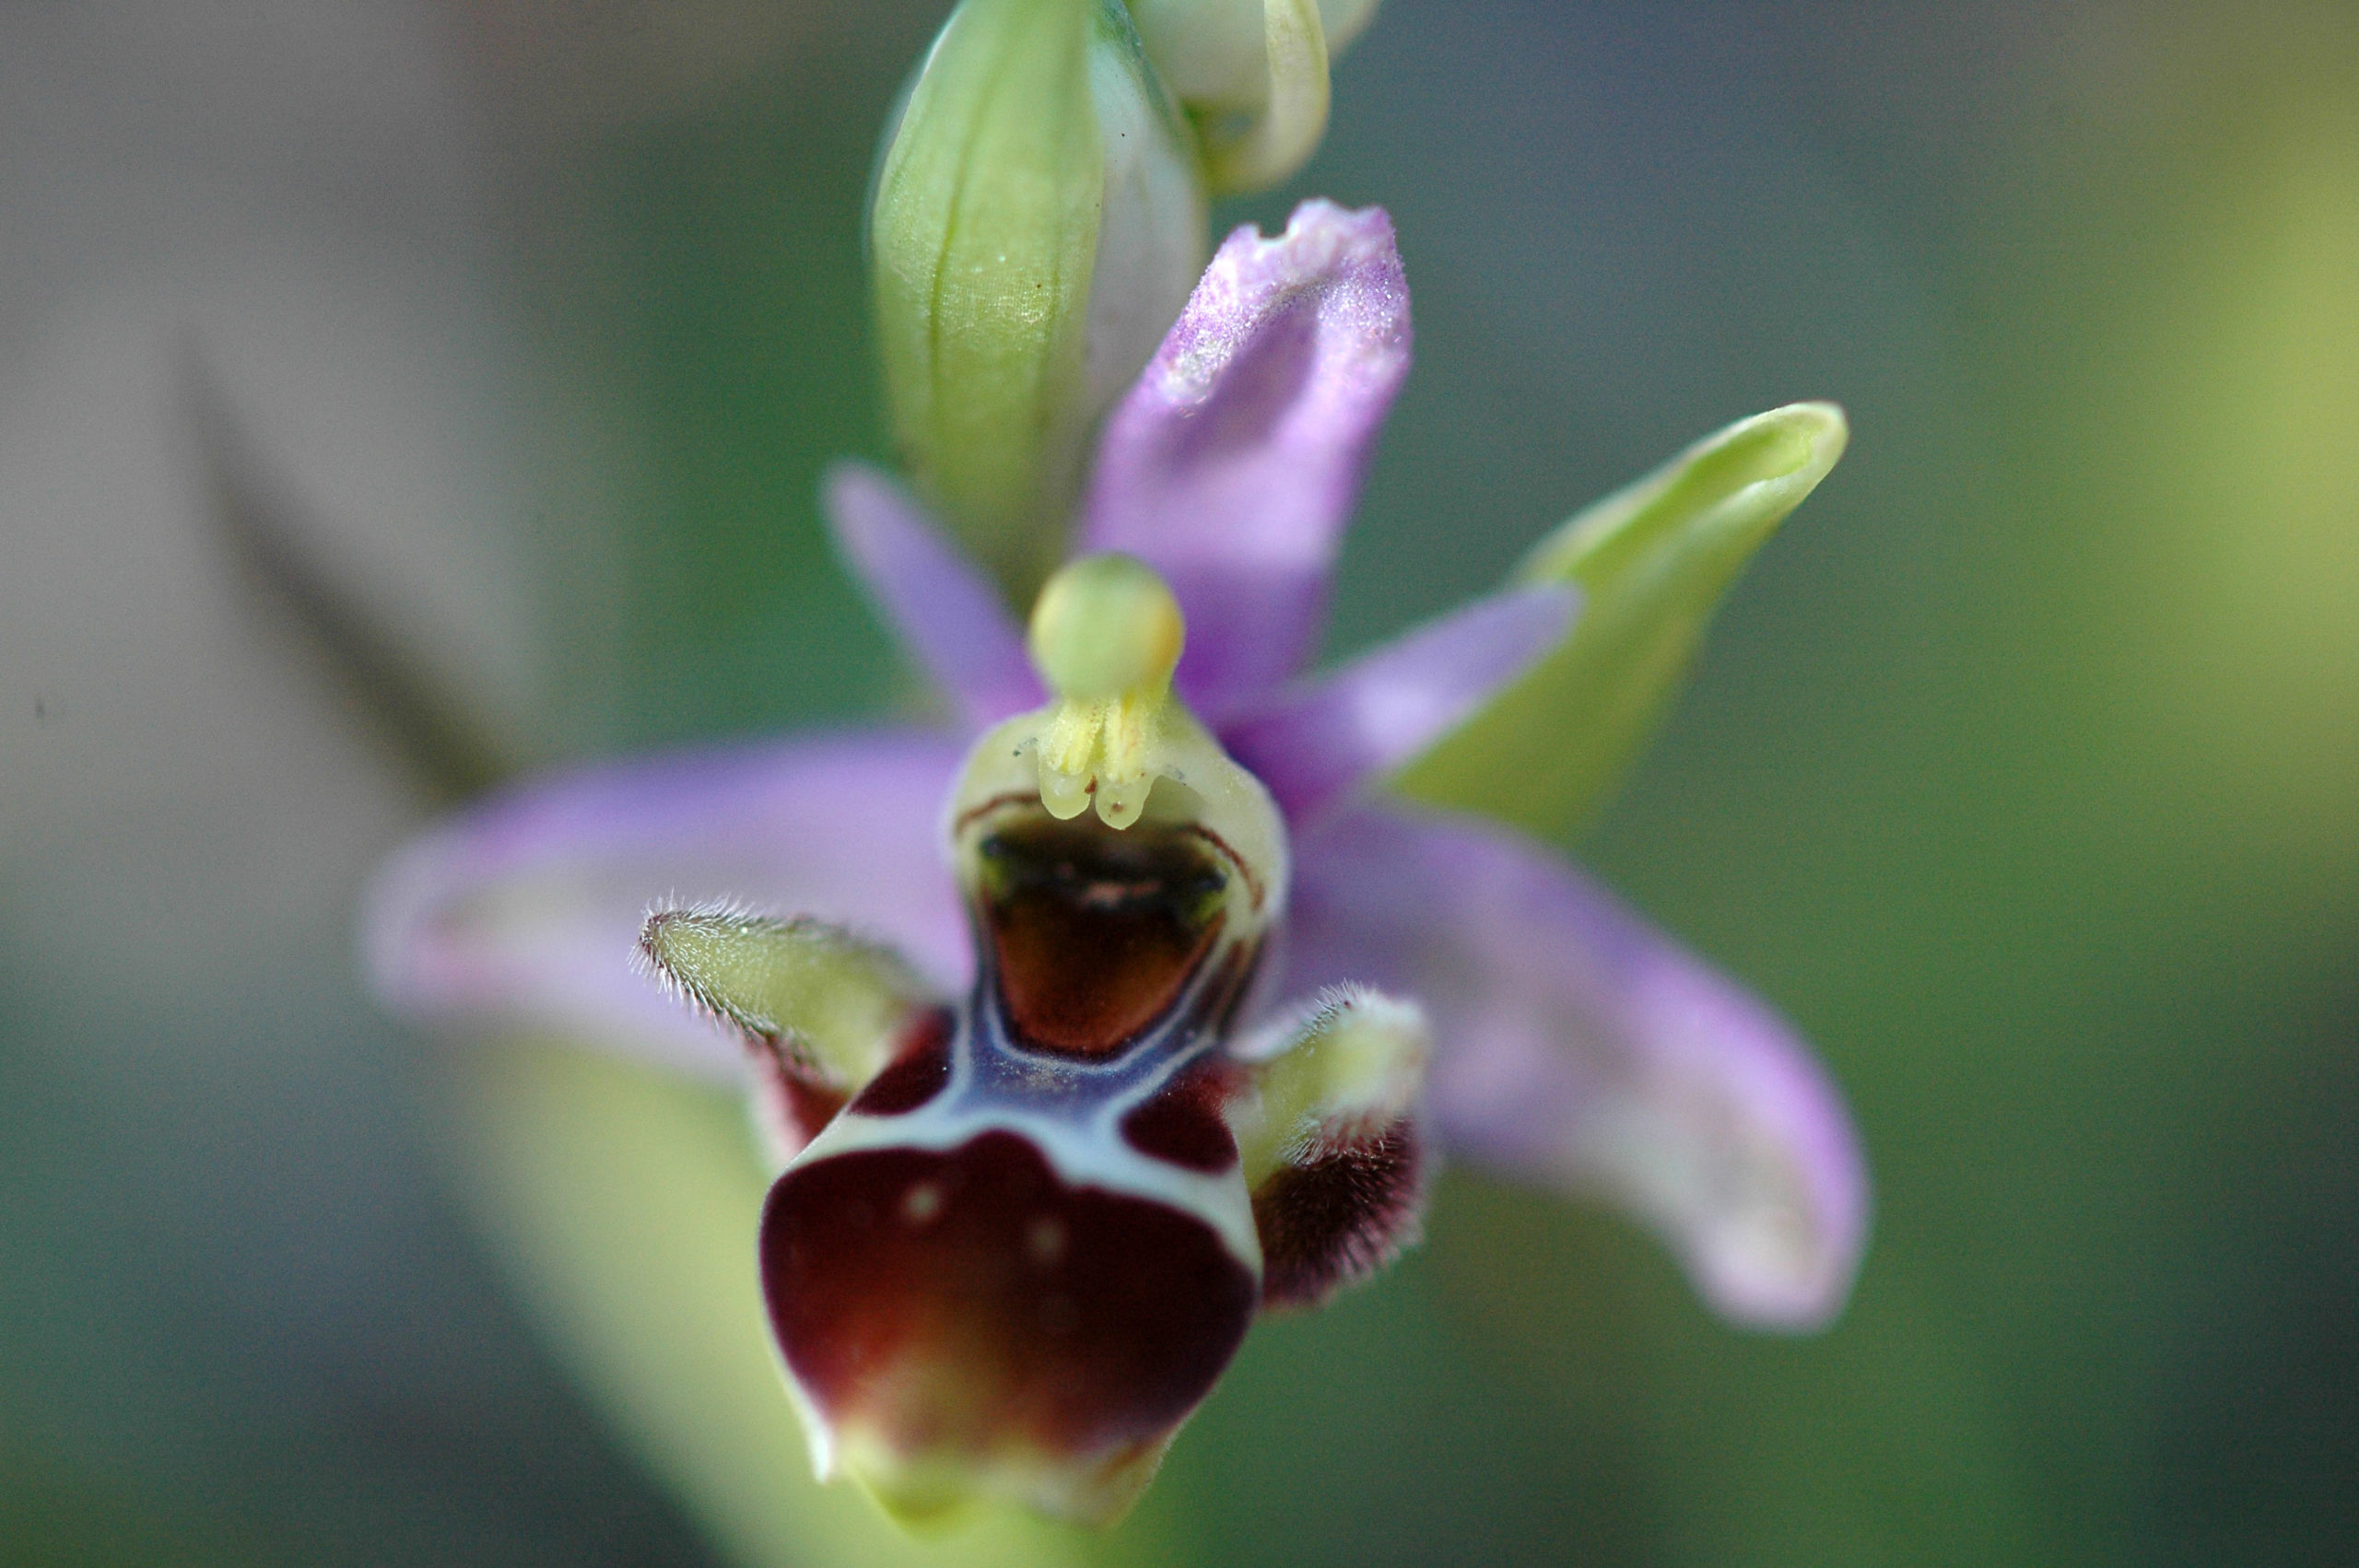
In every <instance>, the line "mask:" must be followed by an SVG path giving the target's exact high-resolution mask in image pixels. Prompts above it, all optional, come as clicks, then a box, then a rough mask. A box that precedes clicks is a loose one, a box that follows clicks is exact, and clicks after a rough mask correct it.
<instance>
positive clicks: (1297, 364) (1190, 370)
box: [1081, 201, 1410, 720]
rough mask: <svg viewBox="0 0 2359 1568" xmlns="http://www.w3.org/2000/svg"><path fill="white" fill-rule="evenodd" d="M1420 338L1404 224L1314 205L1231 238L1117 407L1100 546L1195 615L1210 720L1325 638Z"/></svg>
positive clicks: (1084, 533)
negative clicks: (1390, 414) (1358, 512)
mask: <svg viewBox="0 0 2359 1568" xmlns="http://www.w3.org/2000/svg"><path fill="white" fill-rule="evenodd" d="M1409 335H1410V334H1409V287H1408V282H1407V280H1406V278H1405V277H1404V276H1403V275H1402V269H1401V254H1400V252H1399V251H1398V250H1397V249H1396V248H1395V247H1394V244H1393V240H1392V220H1391V218H1389V217H1387V216H1385V214H1384V212H1383V210H1382V209H1381V208H1378V207H1367V208H1364V209H1362V210H1360V211H1357V212H1347V211H1345V210H1344V208H1342V207H1339V206H1336V205H1333V204H1332V203H1330V202H1323V201H1310V202H1305V203H1303V204H1302V205H1300V206H1298V207H1297V208H1296V209H1295V211H1294V216H1293V217H1292V218H1291V219H1289V220H1288V222H1287V224H1286V229H1285V233H1284V234H1283V235H1280V236H1279V237H1278V238H1276V239H1264V238H1263V237H1262V235H1261V234H1260V233H1259V232H1257V231H1256V230H1255V229H1253V228H1250V226H1249V227H1247V228H1239V229H1238V231H1237V232H1235V233H1234V234H1231V235H1230V236H1229V237H1228V240H1227V242H1226V243H1225V244H1223V245H1222V246H1221V248H1220V252H1219V253H1218V254H1217V255H1215V257H1214V258H1213V262H1212V265H1211V266H1210V267H1209V268H1207V269H1206V270H1205V273H1204V276H1203V281H1202V282H1201V283H1199V284H1198V285H1197V286H1196V291H1195V293H1194V294H1193V295H1192V296H1191V298H1189V301H1188V308H1187V310H1185V311H1184V312H1182V313H1181V315H1180V321H1179V323H1178V324H1177V325H1175V326H1174V327H1173V328H1172V329H1171V332H1170V334H1169V335H1168V337H1166V338H1165V339H1164V341H1163V346H1162V348H1161V349H1160V350H1159V351H1157V353H1156V357H1155V360H1154V362H1153V363H1152V364H1150V365H1148V367H1147V368H1146V371H1145V373H1144V375H1142V376H1141V377H1140V378H1139V382H1138V385H1137V386H1136V387H1134V388H1133V390H1132V391H1131V392H1130V394H1129V396H1127V397H1126V398H1124V399H1123V401H1122V402H1121V404H1120V405H1118V406H1117V407H1116V408H1115V410H1114V413H1113V415H1111V416H1110V417H1109V420H1108V422H1107V426H1106V434H1105V439H1104V440H1103V442H1102V443H1101V444H1100V446H1099V448H1098V452H1097V468H1096V471H1095V472H1094V474H1092V476H1091V480H1090V486H1089V491H1088V495H1087V497H1086V500H1085V501H1084V503H1083V508H1082V529H1081V541H1082V547H1083V548H1084V549H1088V550H1123V551H1127V552H1129V553H1130V554H1132V555H1134V556H1139V557H1140V558H1141V559H1143V560H1144V561H1146V562H1147V563H1148V564H1149V565H1151V566H1153V567H1154V568H1156V570H1157V571H1159V572H1161V573H1162V574H1163V575H1164V577H1165V578H1166V579H1168V581H1169V582H1170V584H1171V587H1172V590H1173V591H1174V592H1176V593H1177V594H1178V595H1179V597H1180V607H1181V608H1182V609H1183V610H1184V611H1185V612H1186V613H1187V616H1188V647H1187V651H1186V653H1185V654H1184V655H1183V656H1182V658H1181V659H1180V671H1179V676H1178V685H1179V688H1180V694H1181V695H1182V696H1185V697H1186V698H1187V699H1188V700H1189V702H1190V703H1191V705H1192V706H1194V708H1196V710H1197V711H1198V712H1199V713H1201V714H1203V716H1204V717H1205V718H1207V719H1210V720H1218V719H1220V718H1221V717H1222V716H1223V715H1224V714H1226V712H1227V711H1229V710H1230V709H1231V708H1234V707H1236V705H1237V704H1238V702H1239V701H1240V700H1241V699H1243V698H1245V697H1248V696H1252V695H1253V694H1255V693H1257V692H1261V691H1263V690H1266V689H1267V688H1269V687H1271V686H1273V685H1276V684H1277V683H1278V682H1280V681H1282V680H1284V679H1285V677H1287V676H1288V675H1291V674H1292V673H1294V672H1295V671H1297V669H1300V668H1301V667H1302V665H1303V664H1304V663H1305V662H1307V661H1308V660H1309V655H1310V654H1311V652H1312V650H1313V649H1314V648H1315V647H1316V645H1317V642H1318V638H1319V633H1320V625H1321V622H1322V619H1323V616H1324V613H1325V609H1326V591H1327V577H1328V572H1329V568H1331V567H1332V564H1333V561H1334V556H1335V549H1336V544H1337V542H1338V540H1339V539H1340V538H1341V536H1342V533H1343V529H1344V520H1345V519H1346V518H1348V517H1349V516H1350V515H1351V510H1352V506H1353V503H1354V502H1355V501H1356V499H1357V498H1358V495H1359V487H1360V480H1361V477H1362V475H1363V474H1365V472H1366V470H1367V460H1368V454H1369V452H1370V451H1371V450H1372V448H1373V447H1374V444H1375V440H1376V436H1377V432H1378V430H1379V427H1381V426H1382V424H1383V422H1384V415H1385V413H1386V411H1387V410H1388V409H1390V408H1391V405H1392V398H1393V394H1394V393H1395V392H1399V391H1400V388H1401V381H1402V377H1403V376H1405V375H1406V374H1407V373H1408V369H1409Z"/></svg>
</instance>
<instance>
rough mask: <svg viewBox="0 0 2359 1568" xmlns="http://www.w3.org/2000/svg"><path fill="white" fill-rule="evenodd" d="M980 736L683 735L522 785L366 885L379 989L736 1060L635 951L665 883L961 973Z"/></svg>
mask: <svg viewBox="0 0 2359 1568" xmlns="http://www.w3.org/2000/svg"><path fill="white" fill-rule="evenodd" d="M962 751H963V748H962V746H961V744H960V743H959V741H958V740H957V737H955V736H951V735H945V734H942V733H939V732H935V731H870V732H868V733H865V734H861V735H849V736H842V737H815V738H808V739H804V740H799V741H795V742H792V743H787V744H783V745H779V744H769V745H757V746H745V747H742V748H731V749H720V750H711V751H698V752H684V753H678V754H675V755H669V756H663V757H657V758H651V759H648V760H645V761H640V762H630V763H623V764H619V765H614V766H603V767H597V768H593V769H590V770H588V771H585V772H581V773H573V774H567V775H564V776H562V777H559V778H553V779H550V780H548V781H546V782H544V783H540V784H537V785H526V786H524V787H522V788H521V789H518V790H514V791H511V792H510V793H508V794H504V795H501V796H499V797H497V798H495V799H493V800H491V801H489V802H486V803H485V804H483V805H480V806H478V807H476V808H475V809H474V810H472V811H468V812H465V813H462V814H460V815H459V816H456V817H453V818H452V819H450V820H448V821H446V822H444V823H443V824H441V825H440V826H439V827H437V828H436V829H435V830H434V831H432V832H430V833H428V834H427V835H426V836H425V837H421V838H418V839H416V840H414V841H412V842H411V843H410V844H409V845H408V846H407V847H406V848H405V849H403V851H402V852H401V853H400V854H398V855H397V856H395V857H394V858H393V860H391V861H390V862H388V863H387V865H386V866H385V868H384V870H383V871H382V872H381V873H380V875H379V877H378V880H377V882H376V884H375V886H374V887H373V888H372V889H371V891H370V898H369V903H368V908H367V910H366V913H365V916H364V923H363V928H362V941H363V942H364V945H365V949H366V959H367V963H368V967H369V973H370V978H371V980H372V981H373V982H374V985H375V987H376V989H377V992H378V994H379V995H380V996H381V997H382V998H383V999H384V1000H385V1001H386V1002H387V1003H388V1004H389V1005H390V1006H392V1007H393V1009H394V1010H395V1011H397V1012H401V1013H402V1014H404V1015H405V1016H406V1017H409V1018H411V1019H413V1020H416V1021H418V1022H421V1023H430V1024H467V1025H470V1026H475V1027H481V1026H484V1025H487V1024H498V1025H506V1026H511V1027H520V1028H528V1029H530V1028H539V1029H547V1030H551V1031H556V1032H558V1033H562V1034H564V1035H567V1036H570V1037H574V1038H582V1039H588V1040H593V1041H596V1042H598V1043H601V1044H604V1045H609V1046H614V1047H620V1048H623V1049H627V1050H629V1051H631V1052H633V1053H634V1054H637V1055H640V1056H641V1057H645V1058H649V1059H656V1060H663V1061H669V1062H672V1063H675V1064H676V1065H679V1066H682V1067H687V1068H689V1069H692V1070H696V1071H707V1072H726V1073H730V1074H733V1075H734V1073H735V1072H736V1071H738V1060H739V1047H738V1045H737V1043H736V1041H735V1040H734V1037H733V1036H730V1035H728V1034H727V1033H726V1032H725V1031H723V1030H722V1029H721V1028H719V1027H718V1026H717V1025H714V1024H710V1022H708V1021H707V1020H705V1019H703V1018H702V1017H700V1016H698V1014H697V1013H696V1012H694V1011H693V1010H691V1009H689V1008H687V1007H684V1006H682V1005H681V1004H680V1002H679V1001H678V1000H677V999H675V998H674V997H672V996H670V995H668V994H666V992H665V991H664V990H663V988H662V987H660V986H658V985H655V984H654V983H653V982H651V980H650V979H649V978H648V977H647V976H646V975H644V974H642V973H640V970H639V969H638V968H637V966H636V965H634V964H633V963H632V954H633V952H634V950H635V947H636V944H637V941H638V934H639V930H640V924H641V922H642V921H643V920H644V919H645V917H646V914H647V911H648V908H649V907H650V906H651V905H652V904H658V903H669V904H675V905H691V904H703V903H709V902H723V901H737V902H743V903H745V904H747V905H749V906H752V907H757V908H760V909H765V910H772V911H776V912H779V913H781V914H804V913H809V914H816V915H822V916H824V917H826V918H827V919H829V920H832V921H836V922H839V923H840V924H843V925H846V926H849V927H851V928H852V929H853V930H858V931H861V932H863V933H864V934H867V935H871V936H874V937H875V938H877V939H879V940H881V941H884V942H889V943H891V944H892V945H894V946H895V947H896V948H898V950H899V951H900V952H901V953H902V954H903V955H904V956H906V957H907V958H908V959H909V960H910V962H911V963H912V964H914V965H917V967H918V969H919V970H920V972H921V973H922V974H923V975H925V976H926V977H928V978H929V979H930V980H932V981H933V982H934V983H935V984H937V985H939V986H940V987H942V988H943V989H945V992H946V993H948V994H953V995H955V994H957V993H958V992H959V991H961V990H963V989H965V986H966V982H967V977H968V973H969V965H970V962H971V960H970V958H969V956H968V945H967V933H966V926H965V922H964V920H963V919H962V917H961V916H960V913H959V910H958V903H957V897H956V896H955V895H954V894H953V893H952V890H951V885H950V878H949V876H948V874H947V873H946V872H945V870H944V867H943V864H942V860H941V851H940V849H939V848H938V847H937V846H938V834H937V823H938V819H939V818H940V815H941V813H942V800H943V796H944V795H945V793H946V792H947V791H948V790H949V788H950V781H951V778H952V776H953V774H954V773H955V772H956V771H957V766H958V764H959V760H960V757H961V755H962Z"/></svg>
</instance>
